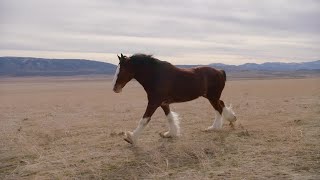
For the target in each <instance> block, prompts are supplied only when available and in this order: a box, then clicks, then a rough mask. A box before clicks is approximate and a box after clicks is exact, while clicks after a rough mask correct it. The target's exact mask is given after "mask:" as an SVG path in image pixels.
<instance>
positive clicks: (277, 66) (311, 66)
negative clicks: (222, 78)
mask: <svg viewBox="0 0 320 180" xmlns="http://www.w3.org/2000/svg"><path fill="white" fill-rule="evenodd" d="M209 66H213V67H217V68H220V69H226V70H227V71H298V70H320V60H318V61H311V62H302V63H280V62H267V63H263V64H256V63H246V64H242V65H238V66H236V65H226V64H221V63H213V64H209Z"/></svg>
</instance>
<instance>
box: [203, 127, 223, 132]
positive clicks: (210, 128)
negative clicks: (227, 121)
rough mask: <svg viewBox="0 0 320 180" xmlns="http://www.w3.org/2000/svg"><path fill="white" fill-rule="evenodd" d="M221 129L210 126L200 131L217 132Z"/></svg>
mask: <svg viewBox="0 0 320 180" xmlns="http://www.w3.org/2000/svg"><path fill="white" fill-rule="evenodd" d="M221 129H222V128H216V127H213V126H210V127H208V128H207V129H205V130H202V131H203V132H211V131H219V130H221Z"/></svg>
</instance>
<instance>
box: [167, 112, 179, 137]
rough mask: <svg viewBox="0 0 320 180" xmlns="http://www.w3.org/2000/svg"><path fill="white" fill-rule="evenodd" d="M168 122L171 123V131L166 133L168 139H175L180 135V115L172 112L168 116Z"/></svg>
mask: <svg viewBox="0 0 320 180" xmlns="http://www.w3.org/2000/svg"><path fill="white" fill-rule="evenodd" d="M167 118H168V122H169V131H168V132H165V133H164V136H166V137H171V136H172V137H175V136H179V135H180V121H179V114H177V113H175V112H172V111H170V113H169V114H168V115H167Z"/></svg>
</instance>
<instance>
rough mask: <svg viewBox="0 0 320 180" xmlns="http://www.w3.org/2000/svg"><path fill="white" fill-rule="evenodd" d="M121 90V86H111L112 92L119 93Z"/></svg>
mask: <svg viewBox="0 0 320 180" xmlns="http://www.w3.org/2000/svg"><path fill="white" fill-rule="evenodd" d="M121 90H122V88H121V86H114V87H113V92H115V93H120V92H121Z"/></svg>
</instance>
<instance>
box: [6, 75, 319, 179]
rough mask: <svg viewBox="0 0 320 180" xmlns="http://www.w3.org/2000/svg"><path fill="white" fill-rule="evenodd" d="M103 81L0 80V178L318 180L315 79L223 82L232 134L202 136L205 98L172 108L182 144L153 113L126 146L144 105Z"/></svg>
mask: <svg viewBox="0 0 320 180" xmlns="http://www.w3.org/2000/svg"><path fill="white" fill-rule="evenodd" d="M111 89H112V87H111V78H108V77H67V78H62V77H61V78H2V79H0V179H320V140H319V139H320V78H305V79H268V80H261V79H260V80H259V79H256V80H234V81H227V84H226V87H225V89H224V91H223V95H222V100H224V101H225V102H226V104H230V103H232V104H233V107H234V111H235V112H236V114H237V117H238V121H237V123H236V126H235V129H232V128H230V127H229V126H228V124H227V123H225V125H224V127H223V129H222V130H220V131H212V132H203V130H204V129H206V128H207V127H208V126H210V125H211V124H212V122H213V118H214V111H213V109H212V107H211V105H210V104H209V102H207V100H206V99H204V98H199V99H197V100H194V101H190V102H186V103H180V104H172V105H171V109H172V110H173V111H175V112H177V113H178V114H180V117H181V123H180V124H181V131H182V132H181V136H180V137H179V138H172V139H163V138H161V137H160V136H159V133H160V132H164V131H166V130H167V128H168V127H167V119H166V117H165V116H164V113H163V112H162V110H161V108H159V109H158V110H157V111H156V113H155V114H154V115H153V117H152V120H151V122H150V123H149V125H148V126H147V127H146V129H145V130H144V131H143V133H142V135H141V136H140V139H139V140H140V141H139V144H138V145H137V146H136V147H133V146H131V145H130V144H128V143H126V142H125V141H124V140H123V136H124V132H125V131H128V130H130V131H131V130H133V129H134V128H135V127H136V126H137V123H138V121H139V119H140V118H141V116H142V115H143V113H144V110H145V108H146V104H147V98H146V94H145V92H144V90H143V88H142V87H141V86H140V85H139V84H138V83H137V82H135V81H132V82H130V83H129V84H127V86H126V87H125V88H124V89H123V91H122V93H121V94H116V93H113V92H112V90H111Z"/></svg>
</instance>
